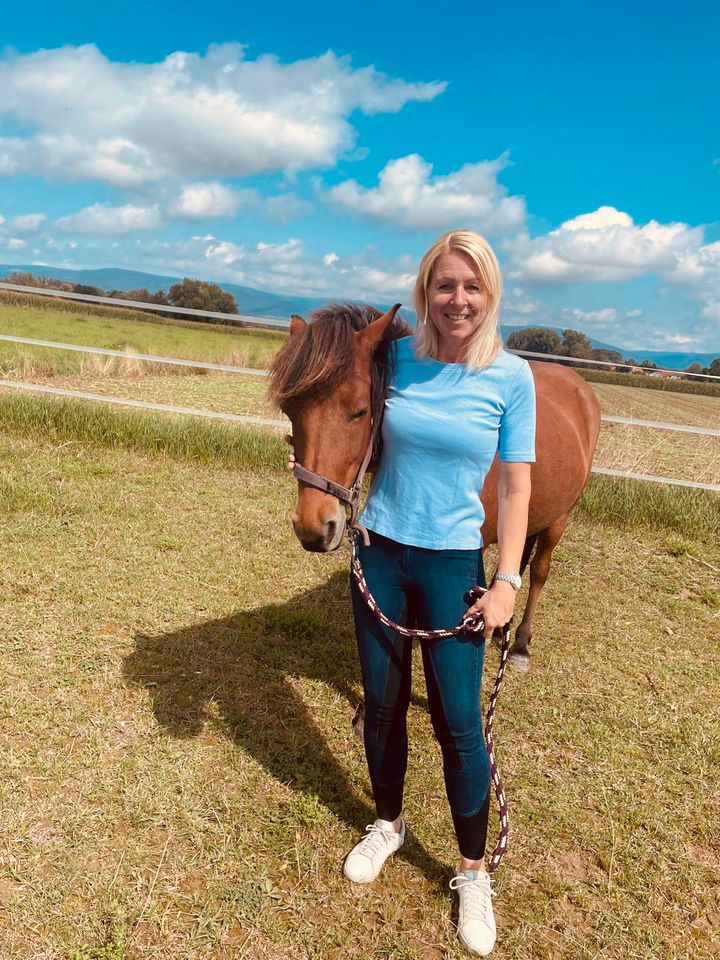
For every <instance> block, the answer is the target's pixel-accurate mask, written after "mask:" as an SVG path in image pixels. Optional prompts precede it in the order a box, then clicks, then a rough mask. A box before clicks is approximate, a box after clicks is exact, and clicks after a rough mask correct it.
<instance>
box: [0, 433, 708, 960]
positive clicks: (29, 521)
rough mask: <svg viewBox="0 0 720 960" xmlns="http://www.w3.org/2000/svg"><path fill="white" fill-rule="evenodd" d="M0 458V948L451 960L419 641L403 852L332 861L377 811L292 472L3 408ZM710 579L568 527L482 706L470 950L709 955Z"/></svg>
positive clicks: (448, 868)
mask: <svg viewBox="0 0 720 960" xmlns="http://www.w3.org/2000/svg"><path fill="white" fill-rule="evenodd" d="M0 422H4V423H6V421H5V419H4V417H0ZM0 458H1V460H2V463H3V471H2V477H3V481H4V487H3V488H2V489H0V510H1V511H2V529H3V550H2V552H1V553H0V586H2V590H0V617H1V618H2V623H3V629H2V631H1V632H0V653H1V654H2V657H3V684H2V686H1V687H0V721H1V722H2V729H3V750H2V752H1V753H0V806H1V808H2V811H3V845H2V849H1V850H0V956H1V957H3V958H5V957H8V958H11V957H12V958H13V960H30V958H36V957H48V958H62V960H71V958H72V960H80V958H82V960H90V958H92V960H100V958H102V960H111V958H112V960H119V958H120V957H122V960H148V958H151V957H152V958H153V960H211V958H212V960H239V958H251V960H339V958H341V957H342V958H343V960H400V958H402V960H440V958H442V960H461V958H464V957H466V956H467V954H466V953H465V952H464V951H463V950H461V949H460V948H459V946H458V945H457V942H456V940H455V933H454V927H453V924H452V907H451V902H450V897H449V893H448V890H447V882H448V880H449V878H450V875H451V872H452V868H453V866H454V863H455V857H456V853H455V850H454V841H453V834H452V826H451V821H450V816H449V812H448V810H447V805H446V801H445V799H444V786H443V778H442V768H441V767H442V765H441V762H440V758H439V752H438V748H437V746H436V744H435V742H434V740H433V737H432V731H431V728H430V723H429V719H428V716H427V712H426V705H425V693H424V688H423V680H422V669H421V664H420V659H419V652H416V655H415V656H416V660H415V667H416V670H415V675H414V681H413V699H412V704H411V709H410V715H409V729H410V736H411V742H412V751H411V758H410V769H409V772H408V784H407V803H406V815H407V819H408V823H409V825H410V832H409V835H408V840H407V842H406V844H405V846H404V848H403V850H402V852H401V854H400V855H399V856H397V857H395V858H393V860H392V861H391V862H389V863H388V865H387V868H386V870H385V871H384V873H383V874H382V876H381V878H380V879H379V880H378V881H377V882H376V883H375V884H373V885H371V886H369V887H356V888H353V887H351V886H349V885H347V884H346V883H345V881H344V880H343V878H342V875H341V862H342V858H343V856H344V854H345V853H346V851H347V850H348V849H349V847H350V846H351V845H352V844H353V843H354V842H355V841H356V839H357V837H358V835H359V833H360V831H361V830H362V828H363V827H364V825H365V824H366V823H368V822H370V820H371V819H372V812H371V810H372V806H371V799H370V794H369V789H368V782H367V773H366V770H365V761H364V756H363V750H362V745H361V744H360V743H359V742H358V741H357V740H356V739H355V738H353V737H352V735H351V734H350V721H351V718H352V715H353V711H354V708H355V704H356V702H357V698H358V696H359V693H360V687H359V676H358V669H357V664H356V655H355V651H354V641H353V637H352V630H351V616H350V605H349V601H348V598H347V554H346V552H345V550H344V549H343V550H342V551H340V552H339V553H337V554H334V555H332V556H317V555H310V554H307V553H304V552H303V551H302V550H301V549H300V548H299V546H298V544H297V543H296V542H295V541H294V539H293V537H292V534H291V531H290V526H289V522H288V517H289V514H290V511H291V509H292V503H293V499H294V490H295V484H294V483H293V481H292V479H291V478H290V477H288V476H287V475H286V474H285V473H284V472H282V471H281V470H277V469H274V468H272V469H268V468H267V467H260V466H258V467H255V468H253V469H249V468H247V467H242V466H238V465H237V464H231V463H229V462H228V463H226V464H223V463H218V462H211V461H207V460H205V459H202V458H199V459H192V460H184V459H175V458H174V457H171V456H168V455H167V454H165V453H163V452H162V450H161V449H158V450H157V451H156V452H154V453H152V454H151V453H148V452H145V451H143V450H140V449H137V448H135V447H133V446H103V445H98V444H97V443H96V442H95V441H92V442H90V441H87V440H81V439H76V440H74V441H72V442H68V440H67V439H65V440H62V439H60V437H58V436H56V435H54V434H43V433H42V432H35V431H34V430H33V432H31V433H27V434H21V433H16V432H14V431H13V430H11V429H9V428H8V427H7V425H6V426H5V428H4V429H3V431H2V432H0ZM13 491H14V492H13ZM718 568H720V555H719V553H718V542H717V541H715V542H712V541H707V540H696V539H694V538H693V537H692V536H691V535H690V534H689V533H686V534H684V535H683V534H680V533H672V534H669V533H665V532H664V531H663V530H661V529H659V528H656V529H651V528H631V529H620V528H619V527H616V526H615V525H613V524H605V523H598V522H596V521H594V520H590V519H589V518H588V517H587V515H585V514H584V513H578V515H577V516H576V517H575V518H574V520H573V521H572V523H571V526H570V528H569V530H568V532H567V534H566V537H565V538H564V540H563V542H562V544H561V545H560V547H559V548H558V549H557V550H556V552H555V557H554V564H553V571H552V574H551V578H550V581H549V583H548V586H547V588H546V591H545V593H544V595H543V598H542V601H541V606H540V610H539V615H538V621H537V624H536V631H535V640H534V642H533V651H534V652H533V666H532V669H531V672H530V674H528V675H527V676H523V677H521V676H518V675H516V674H513V673H511V674H509V675H508V676H507V678H506V682H505V683H506V685H505V687H504V689H503V691H502V693H501V697H500V701H499V704H498V712H497V718H496V743H497V753H498V759H499V763H500V766H501V770H502V773H503V777H504V780H505V787H506V791H507V794H508V798H509V803H510V815H511V824H512V834H511V846H510V851H509V853H508V856H507V858H506V861H505V865H504V866H503V868H502V869H501V871H500V872H499V874H498V877H497V887H498V892H499V896H498V898H497V900H496V901H495V905H496V911H497V915H498V926H499V941H498V945H497V947H496V949H495V952H494V954H493V956H494V957H496V958H497V960H584V958H591V957H600V956H601V957H603V958H608V960H629V958H633V960H657V958H658V957H672V958H673V960H696V958H704V957H710V956H711V955H712V951H713V950H714V949H715V945H716V942H717V894H718V871H719V870H720V858H719V857H718V849H717V843H716V839H717V836H718V831H720V814H719V812H718V806H717V802H716V788H717V783H718V777H719V776H720V724H719V722H718V716H717V711H716V710H714V708H713V705H714V704H715V703H717V702H718V699H720V681H719V680H718V672H717V669H716V666H717V641H716V638H717V623H718V621H717V614H718V610H717V606H713V605H712V603H713V602H714V598H715V597H716V594H717V591H718V586H719V584H718ZM709 601H711V602H709ZM487 660H488V664H487V673H486V677H485V688H486V692H487V690H488V689H489V686H490V682H489V681H490V677H491V675H492V673H493V672H494V668H495V666H496V663H497V659H496V654H495V653H494V651H488V657H487ZM492 829H493V830H494V829H495V821H494V819H493V823H492ZM713 938H715V939H713Z"/></svg>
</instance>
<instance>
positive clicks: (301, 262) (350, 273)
mask: <svg viewBox="0 0 720 960" xmlns="http://www.w3.org/2000/svg"><path fill="white" fill-rule="evenodd" d="M186 254H191V255H194V256H198V255H201V256H203V257H204V258H205V266H204V268H203V269H204V271H205V272H206V273H207V272H208V271H210V272H214V273H213V275H214V277H215V279H223V280H227V281H231V282H234V283H240V284H247V285H248V286H251V287H259V288H261V289H266V290H273V291H275V292H276V293H281V292H282V293H295V294H299V295H302V296H318V297H323V296H328V297H334V298H336V299H337V298H340V299H343V298H353V299H359V300H367V301H369V302H374V301H377V302H379V303H387V302H388V301H389V300H392V299H400V300H404V302H405V303H406V304H407V305H408V306H409V305H410V290H411V288H412V285H413V283H414V281H415V274H414V268H415V261H414V259H413V258H412V257H410V256H407V255H403V256H400V257H396V258H394V259H391V260H388V258H387V257H381V256H380V255H379V254H378V253H377V252H376V251H375V250H374V249H372V248H366V249H364V250H362V251H359V252H358V253H355V254H352V255H350V256H344V257H340V256H338V255H337V254H330V255H328V254H325V255H319V256H315V255H312V254H308V252H307V251H306V250H305V247H304V245H303V243H302V242H301V241H300V240H299V239H297V238H290V239H289V240H287V241H285V242H284V243H264V242H261V243H257V244H255V245H254V246H242V245H239V244H235V243H232V242H231V241H215V242H213V243H210V244H206V245H205V247H204V249H203V250H202V251H201V250H200V249H199V248H198V247H194V249H193V250H192V252H191V251H190V250H189V249H187V250H186ZM178 269H182V267H180V265H178Z"/></svg>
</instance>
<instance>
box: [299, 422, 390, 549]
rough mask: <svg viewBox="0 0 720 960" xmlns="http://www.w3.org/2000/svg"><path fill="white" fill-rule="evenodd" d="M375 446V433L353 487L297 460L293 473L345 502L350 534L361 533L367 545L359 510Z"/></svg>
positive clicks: (366, 536) (307, 483) (368, 539)
mask: <svg viewBox="0 0 720 960" xmlns="http://www.w3.org/2000/svg"><path fill="white" fill-rule="evenodd" d="M374 447H375V434H374V433H373V435H372V436H371V437H370V443H369V444H368V448H367V451H366V453H365V456H364V457H363V462H362V463H361V464H360V469H359V470H358V475H357V477H356V478H355V483H354V484H353V485H352V486H351V487H343V486H342V485H341V484H339V483H335V481H334V480H328V478H327V477H323V476H321V475H320V474H319V473H313V471H312V470H308V469H307V467H304V466H303V465H302V464H301V463H298V462H297V460H296V461H295V464H294V465H293V473H294V474H295V476H296V477H297V479H298V480H300V481H302V483H304V484H306V485H307V486H308V487H314V488H315V489H316V490H321V491H322V492H323V493H329V494H330V495H331V496H333V497H336V498H337V499H338V500H339V501H340V503H344V504H345V505H346V506H347V507H348V508H349V509H350V517H349V519H348V522H347V528H348V536H349V537H351V538H352V536H353V533H359V534H360V535H361V536H362V538H363V543H364V544H365V546H366V547H369V546H370V537H369V536H368V532H367V530H366V529H365V527H364V526H363V525H362V524H361V523H358V518H357V516H358V511H359V508H360V491H361V490H362V482H363V479H364V478H365V474H366V473H367V468H368V466H369V465H370V460H371V459H372V454H373V449H374Z"/></svg>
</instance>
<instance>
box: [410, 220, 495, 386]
mask: <svg viewBox="0 0 720 960" xmlns="http://www.w3.org/2000/svg"><path fill="white" fill-rule="evenodd" d="M448 253H460V254H463V255H464V256H466V257H467V258H468V260H470V262H471V263H472V264H473V266H474V268H475V272H476V274H477V277H478V280H479V281H480V283H481V285H482V287H483V290H484V291H485V294H486V296H487V307H486V312H485V316H484V318H483V321H482V323H481V324H480V326H479V327H478V328H477V330H476V331H475V332H474V333H473V334H472V336H471V337H470V340H469V341H468V344H467V348H466V351H465V357H464V362H465V363H466V364H467V366H468V367H470V368H471V369H473V370H478V369H480V368H481V367H487V366H489V365H490V364H491V363H492V362H493V360H494V359H495V357H496V356H497V354H498V351H499V350H500V348H501V346H502V340H501V339H500V334H499V332H498V326H499V320H500V297H501V294H502V276H501V274H500V264H499V263H498V261H497V257H496V256H495V254H494V252H493V249H492V247H491V246H490V244H489V243H488V242H487V240H486V239H485V238H484V237H481V236H480V234H478V233H473V231H472V230H450V231H449V232H448V233H444V234H443V235H442V236H441V237H438V238H437V240H436V241H435V243H433V245H432V246H431V247H430V248H429V250H427V251H426V253H425V254H424V256H423V258H422V260H421V261H420V265H419V267H418V274H417V279H416V281H415V290H414V291H413V306H414V308H415V314H416V316H417V328H416V333H415V342H416V353H417V355H418V356H420V357H432V358H433V359H434V360H437V359H438V335H437V330H436V329H435V325H434V324H433V323H432V321H431V320H430V318H429V316H428V287H429V286H430V281H431V279H432V272H433V268H434V267H435V263H436V262H437V259H438V257H441V256H443V255H444V254H448Z"/></svg>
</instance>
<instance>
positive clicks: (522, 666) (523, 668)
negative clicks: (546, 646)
mask: <svg viewBox="0 0 720 960" xmlns="http://www.w3.org/2000/svg"><path fill="white" fill-rule="evenodd" d="M508 664H509V665H510V666H511V667H512V668H513V670H515V671H516V672H517V673H527V672H528V670H529V669H530V654H529V653H511V654H510V656H509V657H508Z"/></svg>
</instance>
